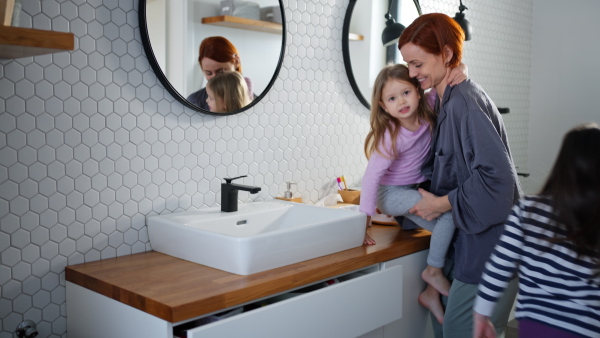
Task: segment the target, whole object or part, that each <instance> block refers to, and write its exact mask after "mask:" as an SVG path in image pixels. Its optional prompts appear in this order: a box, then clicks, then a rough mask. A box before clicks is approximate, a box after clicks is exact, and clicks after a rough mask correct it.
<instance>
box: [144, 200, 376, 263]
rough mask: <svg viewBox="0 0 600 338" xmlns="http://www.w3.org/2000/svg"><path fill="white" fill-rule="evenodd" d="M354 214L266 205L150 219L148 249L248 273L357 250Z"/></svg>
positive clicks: (360, 226)
mask: <svg viewBox="0 0 600 338" xmlns="http://www.w3.org/2000/svg"><path fill="white" fill-rule="evenodd" d="M365 223H366V216H365V215H364V214H363V213H361V212H358V211H350V210H342V209H333V208H323V207H316V206H311V205H306V204H299V203H292V202H285V201H278V200H273V201H265V202H254V203H247V204H240V205H239V209H238V211H235V212H222V211H221V210H220V208H219V207H216V208H206V209H200V210H197V211H185V212H178V213H173V214H165V215H159V216H151V217H148V234H149V237H150V244H151V245H152V249H153V250H155V251H158V252H162V253H164V254H167V255H170V256H174V257H177V258H181V259H185V260H188V261H191V262H194V263H198V264H203V265H207V266H210V267H213V268H216V269H220V270H224V271H227V272H231V273H235V274H238V275H250V274H253V273H257V272H261V271H265V270H270V269H274V268H278V267H281V266H285V265H289V264H293V263H298V262H302V261H305V260H308V259H313V258H317V257H321V256H324V255H329V254H332V253H336V252H339V251H343V250H347V249H351V248H355V247H358V246H361V245H362V243H363V239H364V235H365Z"/></svg>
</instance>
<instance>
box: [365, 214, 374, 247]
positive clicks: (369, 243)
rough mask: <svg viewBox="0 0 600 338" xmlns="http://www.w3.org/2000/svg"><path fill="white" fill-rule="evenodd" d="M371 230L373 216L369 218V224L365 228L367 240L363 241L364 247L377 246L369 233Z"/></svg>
mask: <svg viewBox="0 0 600 338" xmlns="http://www.w3.org/2000/svg"><path fill="white" fill-rule="evenodd" d="M370 228H371V216H367V224H366V227H365V229H366V230H365V240H364V241H363V245H375V240H374V239H373V238H371V236H369V234H368V232H369V229H370Z"/></svg>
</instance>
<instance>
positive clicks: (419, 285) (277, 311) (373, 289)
mask: <svg viewBox="0 0 600 338" xmlns="http://www.w3.org/2000/svg"><path fill="white" fill-rule="evenodd" d="M426 253H427V250H425V251H420V252H416V253H413V254H410V255H407V256H403V257H400V258H398V259H394V260H392V261H387V262H384V263H378V264H375V265H372V266H370V267H367V268H364V269H360V270H358V271H354V272H351V273H347V274H344V275H342V276H338V277H337V278H336V279H337V280H339V281H340V282H339V283H336V284H332V285H330V286H327V287H323V288H320V289H316V290H314V291H311V292H306V293H301V294H299V295H297V296H294V297H285V295H286V294H283V295H284V297H282V295H274V296H273V297H268V298H266V299H263V300H261V301H260V302H261V303H265V304H268V305H265V306H262V307H259V308H256V309H254V310H251V311H248V312H242V313H240V314H237V315H235V316H231V317H229V318H227V319H223V320H220V321H216V322H213V323H210V324H206V325H202V326H198V327H191V328H186V333H187V337H188V338H205V337H206V338H210V337H214V338H216V337H226V338H231V337H260V338H281V337H286V338H306V337H332V338H335V337H338V338H349V337H361V338H388V337H389V338H391V337H427V336H426V333H425V331H426V329H427V328H426V327H425V326H428V325H429V324H428V315H427V313H426V311H425V310H423V309H422V308H421V307H420V306H419V304H418V303H417V300H416V297H417V295H418V294H419V292H421V290H422V289H423V287H424V284H423V282H422V281H421V278H420V274H421V271H422V269H423V268H424V267H425V260H426ZM316 284H320V282H319V283H316ZM295 290H297V289H295ZM291 291H292V292H293V291H294V290H291ZM276 298H277V299H282V300H281V301H277V302H269V300H272V299H276ZM224 310H225V309H224ZM197 319H198V318H192V319H190V320H187V321H184V322H181V323H170V322H168V321H166V320H163V319H160V318H158V317H155V316H153V315H150V314H147V313H145V312H143V311H141V310H138V309H135V308H133V307H131V306H129V305H126V304H123V303H121V302H119V301H116V300H113V299H111V298H109V297H106V296H103V295H101V294H99V293H96V292H94V291H91V290H89V289H86V288H84V287H81V286H79V285H77V284H74V283H71V282H68V281H67V334H68V336H69V337H70V338H79V337H85V338H96V337H97V338H105V337H148V338H172V337H173V333H174V330H175V331H177V328H178V326H180V325H185V324H187V323H195V322H197ZM188 326H189V325H188Z"/></svg>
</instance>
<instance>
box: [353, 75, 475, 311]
mask: <svg viewBox="0 0 600 338" xmlns="http://www.w3.org/2000/svg"><path fill="white" fill-rule="evenodd" d="M461 71H463V67H461V68H458V69H457V70H456V71H455V72H458V73H459V77H460V78H461V80H460V81H458V82H461V81H462V80H464V78H465V77H466V76H463V75H464V74H463V73H461ZM371 102H372V104H371V130H370V131H369V134H368V135H367V138H366V140H365V154H366V156H367V158H368V159H369V163H368V164H367V169H366V171H365V174H364V176H363V180H362V192H361V199H360V209H359V210H360V211H362V212H364V213H366V214H367V226H370V223H371V217H372V216H373V215H374V214H375V213H376V209H379V210H380V211H381V212H382V213H384V214H387V215H393V216H405V217H407V218H409V219H410V220H412V221H413V222H415V223H417V224H418V225H419V226H421V227H422V228H425V229H427V230H430V231H432V236H431V244H430V249H429V255H428V258H427V264H428V266H427V268H426V269H425V270H424V271H423V273H422V278H423V279H424V280H425V281H426V282H427V283H428V286H427V290H426V291H424V292H423V293H421V294H420V295H419V302H420V303H421V304H422V305H423V306H425V307H426V308H428V309H429V310H430V311H431V312H432V313H433V314H434V315H435V317H436V319H437V320H438V321H439V322H440V323H441V322H442V321H443V316H444V310H443V308H442V305H441V302H440V299H439V293H441V294H443V295H448V290H449V288H450V283H449V282H448V280H447V279H446V277H445V276H444V274H443V273H442V267H443V266H444V263H445V257H446V251H447V250H448V247H449V245H450V242H451V241H452V237H453V235H454V225H453V223H452V214H451V213H450V212H447V213H444V214H442V216H440V217H439V219H438V220H437V221H427V220H424V219H423V218H421V217H418V216H415V215H412V214H410V213H408V210H409V209H410V208H411V207H412V206H414V205H415V204H416V203H417V202H418V201H419V200H421V194H420V193H419V192H418V191H417V187H418V186H419V184H420V183H423V182H425V181H426V180H427V179H426V178H425V177H424V176H423V174H421V166H422V164H423V162H424V160H425V159H426V157H427V155H428V153H429V150H430V145H429V143H430V142H431V131H432V128H433V125H434V123H435V116H434V114H433V112H432V110H431V109H430V107H429V106H428V104H427V99H426V97H425V94H424V92H423V90H422V89H421V87H420V86H419V82H418V81H417V79H414V78H411V77H410V76H409V73H408V68H407V67H406V66H405V65H401V64H397V65H393V66H388V67H385V68H383V69H382V70H381V72H380V73H379V75H378V76H377V79H376V80H375V85H374V87H373V96H372V101H371ZM365 244H375V242H374V241H373V239H371V237H370V236H369V235H365ZM438 292H439V293H438Z"/></svg>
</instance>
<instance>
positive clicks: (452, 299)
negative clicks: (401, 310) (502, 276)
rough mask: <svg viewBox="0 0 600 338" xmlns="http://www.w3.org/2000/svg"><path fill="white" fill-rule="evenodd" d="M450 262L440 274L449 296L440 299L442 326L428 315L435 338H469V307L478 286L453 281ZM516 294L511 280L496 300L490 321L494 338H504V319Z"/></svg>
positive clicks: (470, 325)
mask: <svg viewBox="0 0 600 338" xmlns="http://www.w3.org/2000/svg"><path fill="white" fill-rule="evenodd" d="M453 267H454V261H453V260H451V259H449V260H447V262H446V266H445V267H444V274H445V275H446V276H447V277H448V280H449V281H451V283H452V286H451V287H450V294H449V295H448V297H443V296H442V305H444V309H445V315H444V325H440V323H438V322H437V320H436V319H435V317H434V316H433V315H431V322H432V325H433V332H434V333H435V338H465V337H473V303H474V302H475V297H476V296H477V290H478V287H479V286H478V285H477V284H467V283H463V282H461V281H459V280H456V279H453V270H454V269H453ZM518 290H519V283H518V279H517V278H513V280H511V281H510V283H509V284H508V286H507V288H506V290H505V291H504V293H503V294H502V296H501V297H500V299H499V300H498V303H497V304H496V307H495V309H494V313H493V314H492V317H490V319H491V320H492V323H494V327H495V328H496V333H497V337H498V338H504V333H505V331H506V325H507V324H508V317H509V316H510V311H511V310H512V307H513V304H514V302H515V297H516V295H517V292H518Z"/></svg>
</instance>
